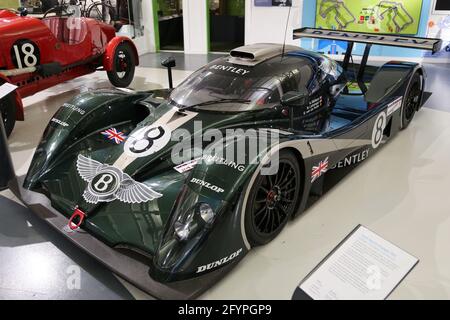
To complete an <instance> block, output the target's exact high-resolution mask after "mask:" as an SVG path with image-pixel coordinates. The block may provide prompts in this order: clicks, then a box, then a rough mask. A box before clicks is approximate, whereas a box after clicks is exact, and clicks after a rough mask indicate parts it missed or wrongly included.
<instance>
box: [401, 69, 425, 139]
mask: <svg viewBox="0 0 450 320" xmlns="http://www.w3.org/2000/svg"><path fill="white" fill-rule="evenodd" d="M422 94H423V77H422V75H421V74H420V73H418V72H416V73H415V74H414V76H413V77H412V79H411V82H410V83H409V86H408V89H407V91H406V95H405V99H404V100H403V106H402V114H401V125H400V129H401V130H403V129H406V128H407V127H408V126H409V124H410V123H411V121H412V119H413V118H414V115H415V114H416V111H417V110H419V108H420V103H421V101H422Z"/></svg>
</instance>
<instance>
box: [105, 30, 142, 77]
mask: <svg viewBox="0 0 450 320" xmlns="http://www.w3.org/2000/svg"><path fill="white" fill-rule="evenodd" d="M121 43H128V44H129V45H130V47H131V48H132V50H133V53H134V59H135V60H134V61H135V62H136V65H137V66H138V65H139V55H138V52H137V49H136V46H135V45H134V43H133V41H131V39H130V38H127V37H122V36H121V37H114V38H113V39H111V41H109V43H108V44H107V46H106V51H105V53H104V55H103V68H104V69H105V71H112V70H113V64H114V53H115V51H116V48H117V47H118V46H119V45H120V44H121Z"/></svg>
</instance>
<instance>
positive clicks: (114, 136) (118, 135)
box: [102, 128, 127, 144]
mask: <svg viewBox="0 0 450 320" xmlns="http://www.w3.org/2000/svg"><path fill="white" fill-rule="evenodd" d="M102 135H104V136H105V137H106V138H107V139H109V140H112V141H114V142H115V143H116V144H121V143H122V142H124V141H125V139H126V138H127V136H126V135H125V134H124V133H123V132H120V131H117V130H116V129H115V128H111V129H108V130H105V131H103V132H102Z"/></svg>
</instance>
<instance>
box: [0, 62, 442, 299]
mask: <svg viewBox="0 0 450 320" xmlns="http://www.w3.org/2000/svg"><path fill="white" fill-rule="evenodd" d="M159 58H160V55H147V56H145V57H144V59H143V65H144V66H145V67H140V68H138V70H137V74H136V78H135V81H134V82H133V84H132V87H133V88H135V89H147V90H148V89H155V88H161V87H166V86H167V76H166V71H165V70H164V69H161V68H158V64H157V63H156V62H155V61H159ZM181 58H183V57H181ZM210 58H211V57H206V56H203V57H200V56H199V57H191V58H186V59H181V60H183V61H179V67H178V68H177V69H176V70H174V78H175V82H176V83H178V82H180V81H181V80H183V79H184V78H185V77H186V76H187V75H188V74H190V73H191V72H192V70H193V69H194V68H196V67H198V66H200V65H202V64H203V63H205V62H206V61H207V60H209V59H210ZM184 68H186V69H187V70H183V69H184ZM426 69H427V72H428V75H429V79H428V88H427V91H430V92H433V95H432V96H431V98H430V99H429V100H428V101H427V103H426V106H425V108H423V109H422V110H421V112H420V113H418V114H417V116H416V118H415V119H414V121H413V123H412V124H411V126H410V127H409V128H408V130H406V131H403V132H401V134H399V135H398V136H397V137H396V138H395V139H393V140H392V142H390V143H389V144H387V145H386V146H385V147H384V148H383V150H382V151H381V152H379V153H377V154H376V155H374V156H373V157H371V158H369V159H368V160H367V161H366V162H365V163H364V164H363V165H361V166H360V167H359V168H358V169H357V170H355V171H354V172H353V173H352V174H350V175H349V176H348V177H347V178H346V179H345V180H344V181H342V182H341V183H340V184H339V185H338V186H337V187H336V188H334V189H333V190H332V191H330V192H329V193H328V194H327V195H326V196H325V197H324V198H323V199H322V200H321V201H319V202H318V203H317V204H316V205H315V206H313V207H312V208H310V209H309V210H307V211H306V212H304V213H303V214H302V215H301V216H299V217H298V218H297V219H295V220H294V221H292V222H290V223H289V224H288V226H287V227H286V229H285V230H284V231H283V232H282V233H281V234H280V236H279V237H278V238H276V240H274V241H273V242H272V243H270V244H269V245H267V246H264V247H260V248H256V249H254V250H252V251H251V252H250V253H249V254H248V255H247V256H246V257H245V259H244V260H243V261H242V262H241V263H240V264H239V265H238V266H237V267H236V268H235V269H234V270H232V271H231V273H230V274H228V275H227V276H226V277H225V278H224V279H223V280H222V281H221V282H219V283H218V284H217V285H216V286H215V287H213V288H212V289H210V290H209V291H208V292H206V293H205V294H204V295H203V296H202V297H201V298H204V299H290V298H291V296H292V294H293V292H294V290H295V288H296V286H297V285H298V283H299V282H300V280H302V279H303V278H304V277H305V276H306V275H307V274H308V273H309V272H310V271H311V270H312V269H313V268H314V267H315V266H316V265H317V264H318V263H319V262H320V261H321V260H322V259H323V258H324V257H325V256H326V255H327V254H328V253H329V252H330V251H331V250H332V249H333V248H334V247H335V246H336V245H337V244H338V243H339V242H340V241H341V240H342V239H343V238H344V237H345V236H346V235H347V234H348V233H350V232H351V231H352V229H354V228H355V227H356V226H357V225H358V224H362V225H364V226H366V227H368V228H369V229H371V230H372V231H374V232H376V233H377V234H379V235H381V236H382V237H383V238H384V239H386V240H389V241H391V242H393V243H394V244H396V245H398V246H399V247H400V248H402V249H403V250H405V251H407V252H409V253H411V254H412V255H414V256H416V257H417V258H418V259H419V260H420V262H419V264H418V265H417V266H416V267H415V269H413V271H412V272H411V273H410V274H409V275H408V276H407V277H406V278H405V280H404V281H403V282H402V283H401V284H400V285H399V286H398V287H397V288H396V289H395V291H394V292H393V293H392V295H391V296H390V297H389V298H390V299H449V298H450V247H449V244H450V170H449V165H450V89H449V88H450V77H449V74H450V65H427V66H426ZM109 86H110V85H109V82H108V81H107V78H106V75H105V74H103V73H97V74H94V75H90V76H86V77H82V78H79V79H77V80H74V81H71V82H68V83H65V84H62V85H58V86H56V87H54V88H51V89H48V90H46V91H44V92H41V93H38V94H36V95H35V96H32V97H29V98H26V99H25V106H26V109H25V111H26V119H27V120H26V121H25V122H22V123H18V125H17V127H16V129H15V131H14V132H13V134H12V136H11V138H10V148H11V151H12V157H13V161H14V164H15V167H16V171H17V172H18V173H19V174H25V173H26V171H27V168H28V166H29V163H30V161H31V157H32V155H33V152H34V149H35V147H36V145H37V143H38V141H39V139H40V136H41V133H42V131H43V130H44V128H45V126H46V124H47V122H48V120H49V119H50V118H51V117H52V115H53V114H54V113H55V112H56V110H57V109H58V108H59V106H60V105H61V104H62V103H63V102H65V101H66V100H68V99H70V98H71V97H72V96H74V95H76V94H78V93H80V92H82V91H85V90H88V88H89V89H95V88H105V87H109ZM0 195H1V196H0V299H133V298H136V299H147V298H149V297H148V296H147V295H146V294H145V293H143V292H141V291H139V290H138V289H136V288H134V287H133V286H131V285H130V284H128V283H126V282H125V281H123V280H120V279H118V278H117V277H115V276H114V275H112V274H111V272H109V271H108V270H107V269H105V268H104V267H103V266H102V265H101V264H100V263H98V262H96V261H95V260H93V259H92V258H91V257H90V256H88V255H87V254H84V253H83V252H81V251H80V250H78V249H77V248H76V247H75V246H74V245H73V244H71V243H70V242H69V241H68V240H66V239H64V238H63V237H62V236H60V235H59V234H57V233H56V232H55V231H54V230H53V229H51V227H49V226H47V225H46V224H45V223H44V222H42V221H40V220H39V219H38V218H36V217H35V216H33V215H32V214H31V213H30V212H29V211H28V210H27V209H25V208H24V207H22V206H20V205H19V204H18V203H17V199H16V198H15V197H14V196H13V195H12V194H11V193H10V192H9V191H5V192H1V193H0ZM78 268H79V270H80V271H81V274H80V275H81V278H80V279H81V283H80V286H79V289H77V288H72V287H71V286H70V285H69V286H68V285H67V284H68V283H69V280H70V279H69V277H70V276H71V275H73V274H74V272H75V271H76V270H78ZM74 270H75V271H74Z"/></svg>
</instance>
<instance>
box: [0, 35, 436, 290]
mask: <svg viewBox="0 0 450 320" xmlns="http://www.w3.org/2000/svg"><path fill="white" fill-rule="evenodd" d="M294 37H295V38H303V37H309V38H327V39H333V40H345V41H348V50H347V54H346V56H345V58H344V60H343V61H342V62H336V61H333V60H331V59H330V58H328V57H326V56H324V55H321V54H318V53H315V52H310V51H307V50H304V49H301V48H299V47H295V46H283V45H277V44H255V45H249V46H244V47H240V48H237V49H235V50H233V51H231V52H230V55H229V56H227V57H223V58H220V59H217V60H215V61H213V62H211V63H209V64H208V65H206V66H204V67H203V68H201V69H200V70H198V71H196V72H194V73H193V74H192V75H191V76H189V77H188V78H187V79H186V80H185V81H184V82H183V83H182V84H181V85H179V86H178V87H176V88H175V89H173V90H170V89H168V90H157V91H150V92H134V93H124V92H121V91H111V90H109V91H96V92H88V93H84V94H82V95H80V96H78V97H76V98H74V99H73V100H72V101H69V102H68V103H65V104H64V105H63V106H62V107H61V108H60V110H59V111H58V112H57V113H56V114H55V115H54V117H53V119H52V121H51V122H50V123H49V125H48V127H47V129H46V130H45V132H44V134H43V137H42V141H41V143H40V145H39V146H38V148H37V150H36V153H35V155H34V158H33V160H32V163H31V166H30V168H29V170H28V174H27V175H26V176H22V177H17V176H16V174H15V172H14V169H13V164H12V163H11V158H10V154H9V151H8V145H7V141H6V137H5V135H4V133H3V135H2V136H1V137H2V138H1V139H0V167H1V168H2V171H1V175H0V177H1V179H0V180H1V181H0V186H1V187H3V188H9V189H10V190H12V191H13V192H14V194H15V195H16V196H17V197H18V198H19V199H21V201H23V203H24V204H25V205H27V206H28V207H29V208H30V209H31V210H32V211H33V212H34V213H35V214H37V215H38V216H39V217H41V218H42V219H44V220H45V221H47V222H48V223H49V224H50V225H52V226H53V227H54V228H56V229H57V230H58V231H60V232H62V233H63V234H64V235H65V236H66V237H67V238H68V239H70V240H71V241H73V242H74V243H76V244H77V245H78V246H79V247H81V248H82V249H84V250H86V251H87V252H88V253H90V254H91V255H92V256H93V257H95V258H96V259H98V260H99V261H101V262H102V263H103V264H105V265H106V266H107V267H108V268H110V269H111V270H112V271H113V272H115V273H116V274H118V275H120V276H121V277H123V278H125V279H126V280H128V281H130V282H131V283H133V284H134V285H135V286H137V287H139V288H140V289H142V290H144V291H146V292H148V293H149V294H150V295H152V296H153V297H155V298H160V299H186V298H194V297H197V296H198V295H200V294H201V293H202V292H204V291H205V290H206V289H208V288H209V287H210V286H212V285H213V284H214V283H216V282H217V281H218V280H219V279H220V278H222V277H223V276H224V275H225V274H226V273H227V271H229V270H230V269H231V268H232V267H233V266H235V265H236V263H238V262H239V261H241V260H242V258H243V257H244V256H245V255H246V253H248V252H249V250H250V249H251V248H253V247H255V246H259V245H264V244H266V243H268V242H269V241H271V240H273V239H274V238H275V237H276V236H277V235H278V234H279V233H280V232H281V231H282V229H283V227H284V226H285V225H286V223H287V222H288V221H289V220H290V219H292V218H293V217H295V216H297V215H299V214H301V213H302V212H304V211H305V210H306V209H307V208H308V207H309V206H311V204H312V203H314V202H315V201H316V200H317V199H319V198H320V197H321V196H322V195H323V194H324V193H326V192H327V191H328V190H329V189H330V188H331V187H332V186H334V185H335V184H336V182H338V181H339V180H340V179H342V178H343V177H344V176H345V175H346V174H348V173H349V172H350V171H351V170H352V169H354V168H355V167H357V166H358V165H359V164H360V163H361V162H362V160H364V159H366V158H368V157H371V156H372V155H373V154H374V153H375V152H377V151H378V150H379V149H380V148H381V147H382V146H383V145H384V144H385V143H386V142H388V141H389V140H390V139H391V138H393V137H394V136H395V135H396V134H397V133H399V131H400V130H403V129H406V128H407V127H408V125H409V124H410V123H411V121H412V120H413V118H414V115H415V113H416V112H417V111H419V109H420V108H421V106H422V103H423V99H424V87H425V78H426V73H425V71H424V69H423V68H422V66H421V65H419V64H417V63H408V62H389V63H386V64H384V65H382V66H381V67H372V66H368V65H367V58H368V56H369V52H370V47H371V46H372V45H373V44H379V45H392V46H399V47H406V48H416V49H423V50H430V51H433V52H436V51H439V48H440V46H441V41H440V40H437V39H425V38H412V37H397V36H392V35H379V34H377V35H373V34H363V33H353V32H340V31H332V30H319V29H310V28H303V29H299V30H296V31H295V32H294ZM354 43H363V44H365V45H366V50H365V52H364V56H363V57H362V60H361V62H360V63H359V64H356V63H350V61H351V55H352V49H353V44H354ZM124 108H125V109H126V110H127V112H123V110H124ZM229 131H233V132H234V134H231V135H227V134H226V133H227V132H229ZM2 132H3V130H2ZM249 132H252V134H248V133H249ZM206 135H208V138H205V136H206ZM201 137H203V139H199V140H198V142H195V141H196V139H197V138H201ZM186 141H187V143H186ZM193 141H194V143H193ZM262 141H264V142H265V143H262ZM240 142H243V143H242V144H239V143H240ZM236 144H237V145H238V146H236ZM230 145H231V146H232V147H233V148H234V150H235V151H236V150H237V151H236V152H235V153H234V155H235V156H236V155H238V156H239V155H240V156H242V157H243V158H244V161H239V160H238V159H237V157H234V158H233V157H231V156H230V154H231V153H232V152H230V153H228V150H227V152H226V154H225V153H224V152H222V151H224V150H225V149H226V148H227V147H228V146H230ZM260 145H262V146H263V147H262V148H259V146H260ZM257 147H258V148H257ZM233 148H232V149H230V150H233ZM183 150H184V151H186V150H187V151H191V152H184V153H183V152H182V151H183ZM206 150H208V151H209V152H208V153H205V151H206ZM255 150H256V152H255ZM178 154H183V156H180V157H177V155H178ZM188 154H190V155H188ZM296 254H301V253H296Z"/></svg>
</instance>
